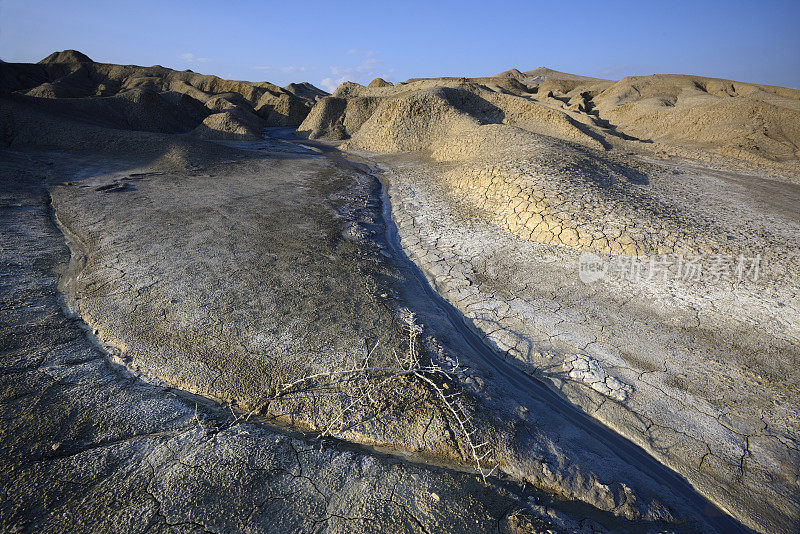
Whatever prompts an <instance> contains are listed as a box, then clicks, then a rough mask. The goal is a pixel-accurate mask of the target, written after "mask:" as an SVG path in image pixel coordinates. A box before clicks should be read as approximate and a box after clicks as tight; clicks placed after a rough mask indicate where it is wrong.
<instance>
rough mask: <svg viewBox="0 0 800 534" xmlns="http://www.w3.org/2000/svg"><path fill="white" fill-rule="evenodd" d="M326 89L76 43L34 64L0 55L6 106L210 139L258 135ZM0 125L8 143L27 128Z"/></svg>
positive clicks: (287, 121) (296, 116) (289, 120)
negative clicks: (165, 63) (175, 66)
mask: <svg viewBox="0 0 800 534" xmlns="http://www.w3.org/2000/svg"><path fill="white" fill-rule="evenodd" d="M326 94H327V93H325V92H324V91H322V90H320V89H317V88H316V87H314V86H313V85H311V84H308V83H302V84H291V85H289V86H287V87H285V88H281V87H278V86H276V85H273V84H271V83H267V82H260V83H251V82H242V81H230V80H223V79H221V78H218V77H216V76H207V75H202V74H197V73H195V72H192V71H189V70H186V71H175V70H172V69H167V68H164V67H161V66H158V65H156V66H153V67H139V66H135V65H114V64H110V63H95V62H94V61H92V60H91V59H90V58H89V57H87V56H86V55H84V54H82V53H80V52H77V51H74V50H66V51H63V52H55V53H53V54H51V55H49V56H48V57H46V58H45V59H43V60H42V61H40V62H39V63H37V64H27V63H0V97H2V99H3V101H4V103H3V104H4V105H3V108H5V113H11V112H15V115H20V114H22V115H23V116H24V117H27V116H28V115H30V114H31V113H36V112H41V113H45V114H48V115H56V116H58V117H60V118H64V119H71V120H78V121H81V122H87V123H90V124H92V125H97V126H104V127H109V128H115V129H125V130H140V131H149V132H160V133H186V132H191V133H192V134H194V135H196V136H199V137H203V138H212V139H256V138H259V137H260V134H261V130H262V129H263V128H264V127H266V126H297V125H298V124H300V123H301V122H302V121H303V119H305V117H306V115H307V114H308V112H309V110H310V109H311V107H312V106H313V104H314V103H315V102H316V100H318V99H319V98H321V97H322V96H324V95H326ZM8 108H12V111H11V112H9V111H8ZM21 110H30V111H29V112H28V113H27V114H25V113H22V112H21ZM4 118H5V117H4ZM3 122H4V123H5V124H8V123H10V122H11V121H10V120H4V121H3ZM16 122H17V123H19V122H23V120H22V119H19V118H17V120H16ZM4 130H5V131H3V138H4V140H5V141H6V142H7V143H13V142H17V143H19V142H26V139H25V136H26V132H25V131H24V128H14V127H13V125H12V127H10V128H9V127H6V128H4ZM18 138H19V139H18Z"/></svg>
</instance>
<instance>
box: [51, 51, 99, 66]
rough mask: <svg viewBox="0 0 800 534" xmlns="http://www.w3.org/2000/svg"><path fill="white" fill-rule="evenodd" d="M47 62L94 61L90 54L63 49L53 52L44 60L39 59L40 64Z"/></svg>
mask: <svg viewBox="0 0 800 534" xmlns="http://www.w3.org/2000/svg"><path fill="white" fill-rule="evenodd" d="M47 63H94V61H92V60H91V59H90V58H89V56H87V55H86V54H84V53H82V52H78V51H77V50H62V51H61V52H53V53H52V54H50V55H49V56H47V57H46V58H44V59H43V60H41V61H39V64H40V65H44V64H47Z"/></svg>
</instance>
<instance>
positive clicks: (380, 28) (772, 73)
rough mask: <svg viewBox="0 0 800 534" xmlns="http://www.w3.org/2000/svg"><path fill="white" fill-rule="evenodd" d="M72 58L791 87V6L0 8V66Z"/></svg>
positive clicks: (362, 73)
mask: <svg viewBox="0 0 800 534" xmlns="http://www.w3.org/2000/svg"><path fill="white" fill-rule="evenodd" d="M66 48H75V49H78V50H80V51H82V52H84V53H86V54H88V55H89V56H90V57H91V58H92V59H94V60H95V61H103V62H110V63H123V64H137V65H154V64H160V65H164V66H166V67H171V68H175V69H187V68H189V69H192V70H194V71H196V72H202V73H207V74H217V75H219V76H222V77H225V78H234V79H242V80H251V81H261V80H267V81H271V82H273V83H277V84H279V85H285V84H287V83H289V82H293V81H310V82H312V83H314V84H315V85H318V86H321V87H325V88H327V89H329V90H330V89H332V88H333V87H335V86H336V85H337V84H338V83H339V82H340V81H342V80H352V81H356V82H361V83H366V82H369V81H370V80H371V79H373V78H375V77H376V76H382V77H384V78H386V79H388V80H391V81H402V80H406V79H408V78H411V77H425V76H483V75H492V74H496V73H498V72H501V71H503V70H506V69H509V68H512V67H517V68H519V69H520V70H527V69H531V68H534V67H539V66H548V67H550V68H554V69H557V70H563V71H566V72H573V73H576V74H584V75H589V76H600V77H606V78H614V79H617V78H620V77H622V76H625V75H642V74H654V73H680V74H702V75H707V76H715V77H721V78H729V79H734V80H741V81H752V82H760V83H769V84H776V85H784V86H788V87H797V88H800V0H793V1H763V2H750V1H747V2H746V1H737V0H729V1H726V2H703V1H702V0H695V1H686V2H684V1H671V2H665V1H657V2H647V1H646V0H642V1H640V2H618V1H596V0H595V1H592V2H581V1H576V0H572V1H570V2H560V1H558V0H547V1H544V2H502V1H491V0H488V1H487V0H481V1H471V0H464V1H461V2H450V1H444V2H435V3H434V2H405V3H404V2H391V3H382V2H381V1H380V0H374V1H371V2H347V1H345V0H340V1H337V2H331V3H327V2H313V1H305V2H291V1H286V0H284V1H282V2H268V1H259V2H253V1H241V2H235V1H234V2H223V1H219V0H218V1H214V2H205V1H202V0H195V1H192V2H184V1H169V0H166V1H164V0H162V1H160V2H151V1H148V0H136V1H133V2H124V3H123V2H119V3H118V2H113V1H108V0H106V1H103V2H87V1H78V0H76V1H70V2H65V1H60V2H50V1H34V0H27V1H18V0H0V58H1V59H3V60H5V61H25V62H35V61H38V60H39V59H41V58H43V57H45V56H46V55H47V54H49V53H50V52H52V51H54V50H62V49H66Z"/></svg>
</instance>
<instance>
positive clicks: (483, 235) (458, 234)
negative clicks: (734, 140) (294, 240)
mask: <svg viewBox="0 0 800 534" xmlns="http://www.w3.org/2000/svg"><path fill="white" fill-rule="evenodd" d="M544 153H545V154H546V153H547V152H546V151H545V152H544ZM541 154H542V151H541V150H540V151H537V152H536V154H535V155H534V156H533V158H539V157H541ZM569 156H570V153H569V152H567V153H566V154H565V158H566V161H567V166H568V165H569V163H568V162H569V161H570V160H569V159H568V158H569ZM370 157H373V158H375V159H377V160H379V161H381V162H384V163H385V165H386V167H387V168H386V169H385V170H386V172H387V174H388V175H389V182H390V184H392V187H391V189H390V194H391V197H392V202H393V207H394V215H395V219H396V221H397V225H398V228H399V234H400V238H401V241H402V244H403V246H404V248H405V249H406V250H407V251H408V254H409V256H410V257H411V258H412V259H413V261H414V262H416V263H417V264H418V265H420V267H421V268H422V269H423V270H424V272H425V273H426V275H427V276H428V278H429V279H430V281H431V283H432V284H434V285H435V287H436V288H437V290H438V291H439V292H440V293H441V294H442V295H443V296H444V297H445V298H447V299H448V300H449V301H450V302H451V303H452V304H453V305H454V306H456V307H457V308H458V309H459V310H461V311H462V312H463V313H464V315H465V317H467V318H468V319H469V320H470V321H471V323H472V325H473V326H474V328H475V329H476V330H477V331H478V332H480V333H481V335H482V336H484V337H485V339H486V340H487V341H489V342H490V343H492V344H493V345H494V346H495V347H497V349H498V350H499V351H500V352H501V353H504V354H505V357H506V358H508V359H509V360H510V361H512V362H514V363H515V364H516V365H517V366H518V367H520V368H521V369H524V370H525V371H527V372H528V373H530V374H533V375H535V376H541V377H546V378H547V379H549V380H550V382H551V383H552V384H553V386H554V387H555V388H558V389H560V390H561V391H562V392H563V393H564V394H565V395H566V396H567V397H568V398H569V399H570V400H571V401H573V402H574V403H576V404H578V405H580V406H582V407H583V408H584V409H585V410H586V411H587V412H588V413H591V414H593V415H594V416H595V417H597V418H598V419H599V420H601V421H603V422H604V423H606V424H608V425H609V426H611V427H612V428H614V429H615V430H617V431H619V432H620V433H621V434H623V435H625V436H628V437H629V438H631V439H632V440H633V441H635V442H636V443H638V444H640V445H641V446H642V447H644V448H645V449H647V450H648V451H650V452H651V453H652V454H653V455H654V456H655V457H656V458H658V459H660V460H661V461H663V462H664V463H665V464H667V465H669V466H671V467H672V468H674V469H676V470H677V471H678V472H680V473H682V474H684V475H685V476H686V477H687V478H688V479H689V481H690V482H691V483H692V484H693V485H694V486H695V487H697V488H698V489H700V491H701V492H703V493H704V494H705V495H707V496H709V497H710V498H711V499H712V500H713V501H715V502H717V503H718V504H720V505H722V506H723V508H725V509H727V510H728V511H729V512H730V513H732V514H734V515H735V516H737V517H739V518H740V519H741V520H742V521H744V522H745V523H747V524H749V525H750V526H752V527H753V528H758V529H765V530H768V531H771V530H787V529H788V530H791V529H792V528H794V526H796V524H797V520H798V517H800V516H799V515H798V514H800V503H799V502H798V494H799V492H800V479H799V476H800V472H798V465H800V456H799V454H800V448H798V445H799V444H798V442H797V435H798V428H800V411H799V410H798V405H797V400H796V399H797V398H798V393H800V392H798V390H797V380H798V377H797V367H796V362H797V361H798V355H799V354H800V352H799V351H798V340H800V336H799V334H800V331H799V330H798V323H797V317H798V316H800V302H799V301H798V293H797V278H796V272H797V271H796V266H797V263H798V258H797V255H796V250H797V239H796V236H797V230H798V228H799V224H798V219H797V214H796V211H794V212H793V211H792V210H791V209H787V208H788V206H789V205H790V204H791V202H794V200H792V199H796V198H797V188H796V186H794V185H793V184H792V183H791V182H788V183H787V182H774V181H772V180H769V179H765V178H763V177H759V176H749V175H737V174H736V173H735V172H728V173H726V172H724V171H719V170H712V169H704V168H702V167H699V168H698V166H697V165H696V164H689V163H687V164H685V165H684V164H681V162H680V161H677V162H672V163H671V164H670V165H671V167H668V168H665V169H662V170H661V172H653V170H652V169H653V168H652V167H650V165H652V164H651V163H646V164H644V168H648V169H650V170H649V171H648V176H649V183H648V184H646V185H641V186H636V185H633V186H630V187H631V188H633V189H638V192H635V194H636V195H642V196H645V195H646V196H648V197H650V198H656V199H660V200H659V202H661V203H662V204H664V205H670V204H671V205H673V206H678V205H679V203H680V202H681V201H685V198H686V196H688V195H692V196H693V197H694V198H695V202H694V203H691V204H689V205H686V204H684V206H683V208H682V211H683V212H685V213H686V215H687V216H679V217H672V216H671V213H675V212H674V211H672V212H670V211H666V213H667V216H666V217H659V216H658V213H663V212H664V211H665V210H663V209H662V210H659V211H657V212H653V214H655V216H654V215H653V214H651V215H650V216H649V217H648V218H644V219H645V221H646V224H647V225H648V226H649V227H650V228H653V227H654V223H653V222H651V221H652V220H653V219H655V224H661V221H663V220H665V219H666V220H667V221H669V220H672V221H673V223H670V224H679V225H680V228H679V230H680V232H682V233H683V234H682V235H683V237H681V238H680V239H676V240H675V241H674V242H675V243H680V244H681V246H683V247H684V250H687V251H688V250H689V249H690V248H693V247H696V248H695V250H702V247H704V246H708V247H712V248H710V249H709V250H710V251H714V252H716V253H722V252H723V251H725V250H728V249H729V248H735V249H737V250H745V249H747V250H753V251H757V252H759V253H761V254H762V255H763V256H764V258H765V261H764V264H763V265H764V266H763V270H762V277H761V278H760V279H759V280H758V282H757V283H744V284H736V285H734V284H731V283H724V282H720V283H719V284H716V285H714V284H707V285H698V284H694V285H692V284H689V283H683V282H682V281H680V280H678V281H675V282H672V283H660V281H659V280H658V279H656V280H653V281H650V282H648V283H646V284H641V283H640V284H634V283H632V282H627V281H624V280H615V279H609V280H604V281H600V282H596V283H595V284H594V285H586V284H584V283H582V282H581V281H580V280H579V277H578V270H577V268H578V256H579V251H581V250H586V249H590V250H594V251H596V252H606V253H620V252H625V251H626V250H628V249H626V248H625V246H616V248H615V247H614V246H610V244H612V243H613V242H614V240H613V239H612V238H614V237H616V238H617V241H616V242H617V243H618V244H620V243H621V242H620V240H619V235H620V233H619V232H618V231H617V230H616V229H615V228H616V227H618V224H617V225H611V226H610V227H609V226H608V225H604V222H603V221H604V220H605V219H603V218H601V217H597V218H594V219H593V221H592V224H594V225H596V226H599V227H601V228H604V230H603V232H601V233H603V234H604V235H605V236H607V237H606V238H605V240H604V241H603V242H602V246H601V247H597V246H594V245H595V244H596V242H591V241H587V242H585V243H581V242H579V241H574V240H572V241H569V242H568V243H566V242H564V241H563V240H561V241H559V240H558V239H555V240H554V239H542V238H541V234H538V235H537V234H536V233H535V232H532V231H531V230H529V229H524V230H523V231H520V226H519V224H518V222H517V221H520V220H522V219H524V218H525V215H520V213H525V211H526V210H529V208H527V207H525V206H534V207H533V209H534V210H535V209H537V208H536V207H535V203H534V202H533V201H531V203H530V204H529V202H528V201H526V199H529V198H530V197H529V196H528V194H527V193H526V191H531V190H533V191H535V190H536V188H535V186H531V185H530V184H531V176H539V178H537V179H538V180H544V181H545V183H546V182H547V181H548V179H547V178H546V177H541V176H540V170H539V169H538V168H537V166H536V165H527V166H526V165H525V164H526V161H525V160H524V159H523V158H522V157H521V156H517V157H516V158H515V159H513V164H510V165H511V167H514V168H516V171H515V172H509V173H506V174H503V172H501V171H500V170H499V169H500V168H502V166H500V167H497V166H495V167H490V169H492V171H491V172H489V173H488V174H485V173H483V172H482V171H478V172H476V171H475V170H474V169H475V167H471V166H470V165H471V163H469V162H468V163H466V164H462V165H456V166H452V165H449V166H448V165H446V164H440V163H436V162H434V161H431V160H429V159H426V158H425V157H422V156H420V155H414V154H409V155H397V156H389V155H383V156H377V155H371V156H370ZM562 165H563V164H562ZM675 170H678V171H679V174H680V176H678V173H676V172H674V171H675ZM484 176H502V177H503V178H502V183H503V184H505V185H503V186H496V184H497V181H496V180H494V179H492V180H489V181H484V182H482V181H481V180H483V177H484ZM673 176H675V177H676V178H673ZM467 177H470V178H467ZM564 179H566V181H567V183H570V177H569V176H567V177H566V178H563V177H561V178H551V179H549V181H551V182H553V183H555V180H561V181H563V180H564ZM754 182H755V183H754ZM484 183H485V184H487V185H481V184H484ZM732 184H736V185H738V187H732ZM761 184H763V185H761ZM760 186H761V187H765V188H772V189H778V190H781V189H782V195H783V196H784V198H785V199H786V201H785V202H784V203H780V202H779V201H777V200H775V197H770V198H772V199H773V200H772V201H771V202H770V201H767V200H765V195H763V194H759V192H758V188H759V187H760ZM493 187H494V188H495V189H492V188H493ZM531 187H533V189H531ZM554 187H555V188H558V187H560V183H559V184H558V185H556V186H554ZM591 187H592V186H590V187H589V188H587V187H586V186H585V185H584V186H581V187H579V188H578V190H577V193H576V191H575V190H573V191H572V192H571V193H570V194H569V195H566V196H569V197H570V198H571V199H572V200H571V202H581V203H582V204H581V205H580V206H579V207H578V208H577V209H576V211H580V212H581V213H587V212H588V213H590V212H591V210H587V209H586V206H587V205H589V206H591V205H595V206H596V209H597V210H599V212H601V213H602V212H603V210H606V211H605V212H606V213H607V214H608V216H607V217H606V219H608V218H612V219H614V220H615V221H619V220H624V217H619V216H618V214H619V210H617V206H618V205H616V204H608V205H606V204H604V203H603V202H602V197H599V198H598V197H597V196H596V195H594V196H592V195H591V194H589V195H582V194H580V193H581V191H587V190H588V191H589V192H590V193H591ZM723 187H724V188H725V189H724V191H725V192H724V195H725V201H727V202H731V201H733V202H735V203H737V206H738V207H737V210H735V213H736V215H734V216H732V214H731V213H730V211H731V210H729V208H728V207H727V206H726V204H725V201H722V200H721V195H722V194H723V193H721V191H722V190H723V189H722V188H723ZM604 194H605V193H604ZM609 196H612V195H609ZM616 196H619V195H616ZM542 198H543V199H545V201H546V202H544V203H545V204H547V205H548V206H552V205H553V204H554V201H555V200H556V199H557V198H559V197H552V196H551V197H547V195H543V196H542ZM576 199H577V200H576ZM534 200H535V199H534ZM568 205H569V204H567V206H568ZM515 206H523V207H522V208H521V209H516V208H515ZM647 206H648V204H647V203H645V204H644V205H643V204H642V203H640V202H631V203H630V204H629V205H628V207H627V208H626V209H627V210H628V211H631V210H634V211H638V212H639V213H640V214H641V213H642V212H644V213H646V212H647V210H648V209H649V208H648V207H647ZM548 209H549V208H548ZM679 215H680V214H679ZM745 215H754V216H753V217H751V218H747V217H746V216H745ZM566 219H569V220H575V218H574V217H572V216H571V215H570V214H567V215H566V216H565V220H566ZM590 219H591V217H590ZM704 220H705V221H710V222H708V223H706V224H705V225H693V224H692V222H694V221H704ZM551 222H553V224H555V225H556V226H558V223H557V222H556V221H551ZM523 227H524V228H529V227H525V226H524V225H523ZM609 228H611V229H609ZM709 228H711V229H713V230H714V231H708V229H709ZM614 232H616V233H614ZM622 235H624V233H623V234H622ZM646 235H656V236H662V241H663V239H664V237H666V242H667V244H668V245H669V246H668V247H667V248H666V249H664V248H661V247H656V246H653V247H650V246H648V245H642V244H641V243H647V240H646V239H645V240H644V241H641V242H639V241H637V242H636V243H637V244H636V245H630V243H628V246H629V247H631V248H630V249H629V250H628V252H630V253H632V254H633V253H642V252H645V251H648V250H650V251H651V252H653V251H659V252H662V253H665V252H672V251H673V250H674V247H673V246H672V245H671V244H670V243H673V241H672V239H675V235H676V234H675V233H674V232H673V233H670V232H660V231H654V232H650V234H645V237H646ZM695 236H696V237H697V238H696V239H694V237H695ZM717 236H723V237H725V242H722V241H721V240H720V239H719V238H718V237H717ZM727 236H730V237H727ZM601 239H602V238H601ZM729 240H730V242H729ZM551 243H558V244H559V245H562V246H552V244H551ZM733 244H735V247H734V245H733ZM563 245H569V246H563ZM622 245H625V243H622ZM612 386H613V387H612ZM622 392H624V393H622ZM755 496H757V497H755ZM754 497H755V498H754Z"/></svg>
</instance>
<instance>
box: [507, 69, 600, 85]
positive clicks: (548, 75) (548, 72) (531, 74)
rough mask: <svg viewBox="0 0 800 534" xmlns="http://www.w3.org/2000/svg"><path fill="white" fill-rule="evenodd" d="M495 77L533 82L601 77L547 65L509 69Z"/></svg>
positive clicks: (596, 79)
mask: <svg viewBox="0 0 800 534" xmlns="http://www.w3.org/2000/svg"><path fill="white" fill-rule="evenodd" d="M495 77H497V78H500V77H506V78H516V79H517V80H519V81H521V82H526V83H535V82H543V81H544V80H583V81H600V80H603V78H592V77H590V76H580V75H578V74H570V73H568V72H561V71H558V70H553V69H550V68H547V67H536V68H535V69H531V70H527V71H524V72H520V71H519V70H518V69H510V70H507V71H505V72H501V73H500V74H496V75H495Z"/></svg>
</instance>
